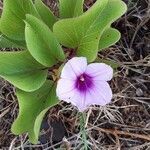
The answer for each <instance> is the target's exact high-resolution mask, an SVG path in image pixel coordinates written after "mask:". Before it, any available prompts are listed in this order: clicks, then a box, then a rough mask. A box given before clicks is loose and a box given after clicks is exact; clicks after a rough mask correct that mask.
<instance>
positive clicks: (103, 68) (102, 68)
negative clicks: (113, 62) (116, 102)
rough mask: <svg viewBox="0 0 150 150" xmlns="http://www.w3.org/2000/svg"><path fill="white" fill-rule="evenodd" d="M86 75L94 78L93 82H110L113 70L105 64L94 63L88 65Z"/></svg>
mask: <svg viewBox="0 0 150 150" xmlns="http://www.w3.org/2000/svg"><path fill="white" fill-rule="evenodd" d="M86 73H87V74H89V75H90V76H91V77H93V80H98V81H109V80H111V79H112V77H113V69H112V68H111V67H110V66H109V65H106V64H104V63H93V64H90V65H88V67H87V69H86Z"/></svg>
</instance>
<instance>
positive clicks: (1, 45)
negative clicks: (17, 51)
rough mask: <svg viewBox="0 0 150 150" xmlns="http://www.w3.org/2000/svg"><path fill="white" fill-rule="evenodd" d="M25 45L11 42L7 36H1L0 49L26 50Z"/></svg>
mask: <svg viewBox="0 0 150 150" xmlns="http://www.w3.org/2000/svg"><path fill="white" fill-rule="evenodd" d="M24 47H25V45H24V43H21V42H18V41H14V40H10V39H8V38H7V37H6V36H5V35H3V34H0V48H24Z"/></svg>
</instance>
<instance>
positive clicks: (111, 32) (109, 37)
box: [99, 27, 121, 50]
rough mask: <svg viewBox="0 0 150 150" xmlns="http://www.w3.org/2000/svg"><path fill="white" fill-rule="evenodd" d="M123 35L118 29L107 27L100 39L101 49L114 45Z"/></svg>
mask: <svg viewBox="0 0 150 150" xmlns="http://www.w3.org/2000/svg"><path fill="white" fill-rule="evenodd" d="M120 37H121V35H120V32H119V31H118V30H117V29H114V28H111V27H109V28H107V29H106V30H105V31H104V32H103V34H102V36H101V38H100V41H99V50H102V49H105V48H107V47H109V46H111V45H114V44H115V43H116V42H118V41H119V39H120Z"/></svg>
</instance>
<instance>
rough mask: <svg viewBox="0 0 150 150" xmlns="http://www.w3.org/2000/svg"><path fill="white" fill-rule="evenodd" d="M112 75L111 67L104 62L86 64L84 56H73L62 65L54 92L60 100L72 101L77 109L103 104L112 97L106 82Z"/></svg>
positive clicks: (108, 101) (81, 109)
mask: <svg viewBox="0 0 150 150" xmlns="http://www.w3.org/2000/svg"><path fill="white" fill-rule="evenodd" d="M112 77H113V69H112V68H111V67H110V66H108V65H106V64H104V63H91V64H89V65H88V64H87V59H86V58H85V57H74V58H72V59H70V60H69V61H68V62H67V63H66V64H65V65H64V67H63V69H62V72H61V75H60V79H59V80H58V84H57V89H56V93H57V96H58V98H59V99H60V100H64V101H66V102H68V103H72V104H73V105H75V106H76V107H78V109H79V111H81V112H82V111H84V110H85V109H86V108H88V107H89V106H90V105H100V106H104V105H106V104H108V103H110V101H111V99H112V90H111V88H110V86H109V84H108V83H107V81H110V80H111V79H112Z"/></svg>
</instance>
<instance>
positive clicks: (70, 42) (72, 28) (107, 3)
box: [53, 0, 126, 62]
mask: <svg viewBox="0 0 150 150" xmlns="http://www.w3.org/2000/svg"><path fill="white" fill-rule="evenodd" d="M125 11H126V4H125V3H124V2H122V1H121V0H97V1H96V3H95V4H94V5H93V6H92V7H91V8H90V9H89V10H88V11H87V12H85V13H84V14H83V15H81V16H79V17H76V18H71V19H62V20H60V21H58V22H56V23H55V24H54V29H53V30H54V33H55V35H56V36H57V39H58V40H59V42H60V43H61V44H62V45H64V46H66V47H70V48H76V49H77V55H78V56H84V57H87V59H88V61H89V62H91V61H94V60H95V58H96V56H97V52H98V47H99V40H100V37H101V35H102V33H103V32H104V31H105V29H106V28H108V26H110V25H111V23H113V22H114V21H115V20H116V19H118V18H119V17H120V16H121V15H123V14H124V13H125Z"/></svg>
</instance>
